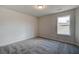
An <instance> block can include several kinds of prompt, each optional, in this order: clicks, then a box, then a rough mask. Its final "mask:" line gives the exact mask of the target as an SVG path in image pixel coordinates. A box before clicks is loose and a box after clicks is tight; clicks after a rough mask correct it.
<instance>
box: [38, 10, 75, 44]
mask: <svg viewBox="0 0 79 59" xmlns="http://www.w3.org/2000/svg"><path fill="white" fill-rule="evenodd" d="M65 15H71V36H65V35H58V34H57V17H58V16H65ZM39 36H41V37H45V38H50V39H54V40H58V41H63V42H69V43H74V42H75V39H74V36H75V34H74V11H73V10H70V11H65V12H61V13H57V14H53V15H48V16H43V17H40V19H39Z"/></svg>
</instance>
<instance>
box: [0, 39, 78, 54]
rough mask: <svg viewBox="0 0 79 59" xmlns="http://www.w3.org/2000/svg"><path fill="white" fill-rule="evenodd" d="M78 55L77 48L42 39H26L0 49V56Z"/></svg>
mask: <svg viewBox="0 0 79 59" xmlns="http://www.w3.org/2000/svg"><path fill="white" fill-rule="evenodd" d="M76 53H77V54H78V53H79V47H77V46H74V45H69V44H66V43H61V42H58V41H53V40H49V39H43V38H35V39H28V40H24V41H20V42H17V43H14V44H10V45H8V46H4V47H0V54H76Z"/></svg>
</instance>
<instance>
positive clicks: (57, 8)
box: [1, 5, 78, 16]
mask: <svg viewBox="0 0 79 59" xmlns="http://www.w3.org/2000/svg"><path fill="white" fill-rule="evenodd" d="M1 7H3V8H8V9H11V10H14V11H18V12H22V13H25V14H29V15H33V16H44V15H49V14H53V13H58V12H62V11H66V10H70V9H74V8H77V7H78V5H47V8H46V9H43V10H37V9H35V8H33V5H1Z"/></svg>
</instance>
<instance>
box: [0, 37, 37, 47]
mask: <svg viewBox="0 0 79 59" xmlns="http://www.w3.org/2000/svg"><path fill="white" fill-rule="evenodd" d="M34 38H36V37H30V38H27V39H26V38H24V39H22V40H17V41H13V42H9V43H6V44H3V45H0V47H4V46H8V45H11V44H14V43H18V42H21V41H23V40H28V39H34Z"/></svg>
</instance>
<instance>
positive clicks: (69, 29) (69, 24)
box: [56, 15, 71, 36]
mask: <svg viewBox="0 0 79 59" xmlns="http://www.w3.org/2000/svg"><path fill="white" fill-rule="evenodd" d="M67 16H69V17H70V22H69V34H59V33H58V18H60V17H67ZM56 25H57V29H56V31H57V32H56V33H57V35H64V36H71V15H64V16H57V24H56Z"/></svg>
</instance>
